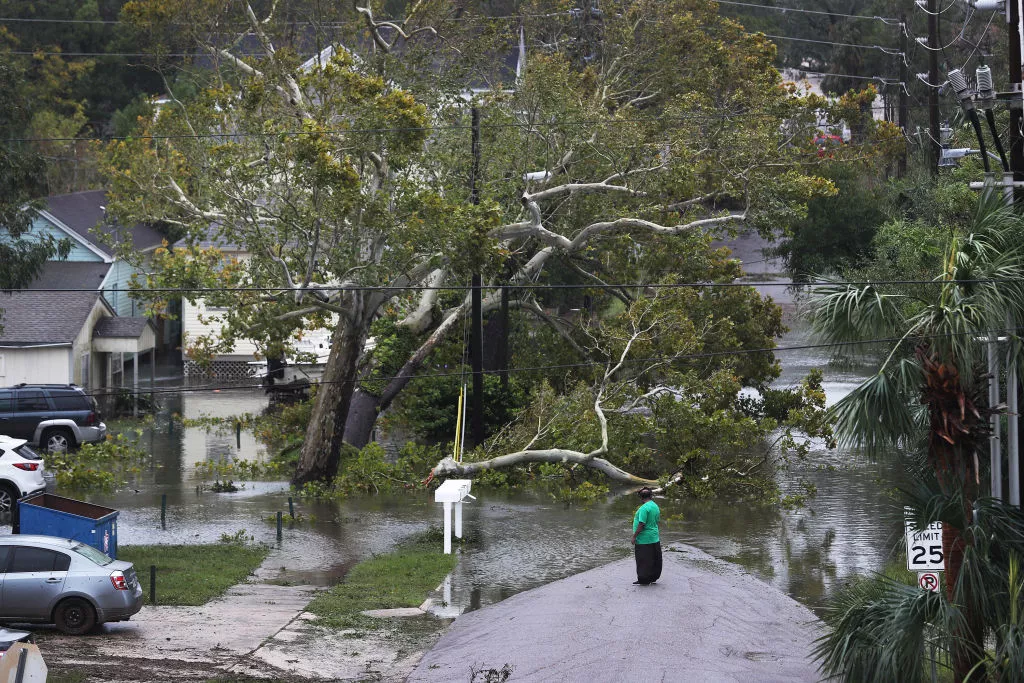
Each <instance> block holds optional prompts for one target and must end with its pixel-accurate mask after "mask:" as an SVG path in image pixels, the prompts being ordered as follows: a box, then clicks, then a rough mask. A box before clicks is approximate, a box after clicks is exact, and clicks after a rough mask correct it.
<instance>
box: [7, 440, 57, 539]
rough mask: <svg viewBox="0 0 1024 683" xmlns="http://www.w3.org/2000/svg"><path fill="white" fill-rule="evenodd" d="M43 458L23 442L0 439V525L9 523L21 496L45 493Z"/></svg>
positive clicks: (45, 482)
mask: <svg viewBox="0 0 1024 683" xmlns="http://www.w3.org/2000/svg"><path fill="white" fill-rule="evenodd" d="M45 473H46V469H45V467H44V463H43V459H42V458H41V457H39V455H38V454H37V453H36V452H35V451H34V450H32V447H31V446H29V445H28V442H27V441H26V440H25V439H12V438H11V437H9V436H0V523H4V524H6V523H7V522H9V521H10V518H11V511H12V510H13V509H14V506H15V505H16V504H17V501H18V499H19V498H21V497H22V496H27V495H29V494H30V493H39V492H42V491H45V490H46V486H47V483H48V482H47V478H46V476H45Z"/></svg>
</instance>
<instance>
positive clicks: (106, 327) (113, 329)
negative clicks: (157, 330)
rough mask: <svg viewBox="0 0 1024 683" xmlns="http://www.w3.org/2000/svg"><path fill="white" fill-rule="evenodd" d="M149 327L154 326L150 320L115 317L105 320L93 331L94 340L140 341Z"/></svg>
mask: <svg viewBox="0 0 1024 683" xmlns="http://www.w3.org/2000/svg"><path fill="white" fill-rule="evenodd" d="M147 326H152V323H150V321H149V318H142V317H139V316H136V317H128V316H115V317H112V318H103V319H102V320H100V321H99V322H97V323H96V327H94V328H93V329H92V336H93V338H94V339H95V338H100V337H106V338H115V339H138V338H139V337H141V336H142V332H143V331H144V330H145V329H146V327H147Z"/></svg>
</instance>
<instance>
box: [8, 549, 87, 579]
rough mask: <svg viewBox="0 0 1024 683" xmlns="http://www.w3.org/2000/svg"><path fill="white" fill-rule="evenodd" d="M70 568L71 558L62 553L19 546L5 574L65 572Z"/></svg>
mask: <svg viewBox="0 0 1024 683" xmlns="http://www.w3.org/2000/svg"><path fill="white" fill-rule="evenodd" d="M70 566H71V558H70V557H68V556H67V555H65V554H64V553H58V552H56V551H53V550H47V549H46V548H29V547H27V546H23V545H20V546H18V547H16V548H15V549H14V559H13V560H11V566H10V567H9V568H8V569H7V573H8V574H18V573H24V572H55V571H56V572H66V571H67V570H68V567H70Z"/></svg>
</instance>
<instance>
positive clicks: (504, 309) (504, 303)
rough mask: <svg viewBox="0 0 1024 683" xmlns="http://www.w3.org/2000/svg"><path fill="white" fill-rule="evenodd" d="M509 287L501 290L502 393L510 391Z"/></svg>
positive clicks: (499, 349) (500, 348) (500, 374)
mask: <svg viewBox="0 0 1024 683" xmlns="http://www.w3.org/2000/svg"><path fill="white" fill-rule="evenodd" d="M508 325H509V322H508V287H502V288H501V335H500V336H499V337H498V376H499V377H500V378H501V389H502V391H503V392H504V391H507V390H508V332H509V329H508Z"/></svg>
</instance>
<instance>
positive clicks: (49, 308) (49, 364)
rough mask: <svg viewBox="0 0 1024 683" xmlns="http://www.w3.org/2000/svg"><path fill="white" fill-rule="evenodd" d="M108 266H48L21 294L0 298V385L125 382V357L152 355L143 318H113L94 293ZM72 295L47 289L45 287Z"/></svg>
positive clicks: (150, 331) (96, 386)
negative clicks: (0, 314) (149, 353)
mask: <svg viewBox="0 0 1024 683" xmlns="http://www.w3.org/2000/svg"><path fill="white" fill-rule="evenodd" d="M109 268H110V264H107V263H99V262H96V263H88V262H71V263H64V262H57V261H53V262H50V263H47V264H46V266H44V268H43V272H42V273H41V274H40V276H39V277H38V278H37V279H36V280H35V281H34V282H33V283H32V284H31V285H29V287H28V288H27V289H24V290H19V291H15V292H12V293H9V294H8V293H0V309H2V310H3V317H2V318H0V326H2V329H0V386H11V385H14V384H20V383H22V382H25V383H28V384H77V385H79V386H81V387H83V388H85V389H87V390H90V391H97V390H100V389H104V388H106V387H111V386H117V385H118V384H122V383H124V384H127V382H125V376H124V370H123V368H124V359H125V355H126V354H127V355H128V356H129V357H132V358H134V357H136V354H141V353H147V352H151V351H152V350H153V349H154V347H155V342H156V330H155V328H154V327H153V324H152V323H151V322H150V321H149V320H148V319H147V318H142V317H117V316H116V315H115V311H114V308H113V307H112V306H111V305H110V304H109V303H108V302H107V300H106V299H105V297H104V296H103V293H102V291H101V290H100V284H101V283H102V282H103V281H104V280H105V279H106V277H107V276H108V272H109ZM55 288H56V289H67V290H74V291H46V290H51V289H55Z"/></svg>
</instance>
